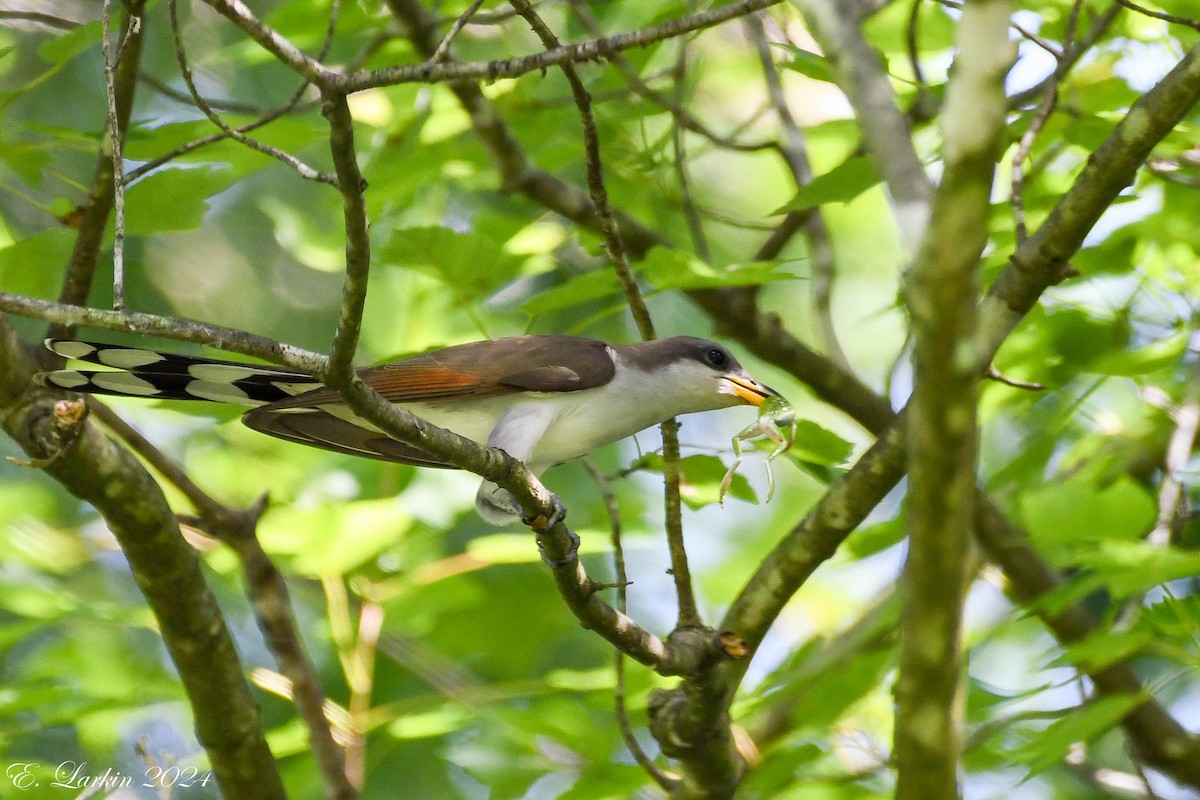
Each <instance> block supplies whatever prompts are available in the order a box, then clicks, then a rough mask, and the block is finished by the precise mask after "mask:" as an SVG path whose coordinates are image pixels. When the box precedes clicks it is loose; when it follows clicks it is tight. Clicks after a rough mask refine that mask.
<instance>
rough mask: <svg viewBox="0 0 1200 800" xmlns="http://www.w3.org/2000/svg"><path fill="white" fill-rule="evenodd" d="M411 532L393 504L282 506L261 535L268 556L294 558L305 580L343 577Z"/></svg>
mask: <svg viewBox="0 0 1200 800" xmlns="http://www.w3.org/2000/svg"><path fill="white" fill-rule="evenodd" d="M411 526H412V519H411V518H410V517H409V515H408V513H407V512H405V511H404V509H403V508H402V507H401V506H400V504H399V503H397V502H396V501H395V500H394V499H391V498H389V499H386V500H359V501H356V502H348V503H330V504H326V505H321V506H317V507H316V508H307V509H306V508H300V507H297V506H283V507H280V508H278V509H272V510H271V511H270V512H269V513H267V514H266V516H264V517H263V520H262V523H261V524H260V526H259V535H260V537H261V539H262V542H263V546H264V547H265V548H267V549H268V551H270V552H272V553H277V554H290V555H291V556H292V569H294V570H295V571H297V572H299V573H301V574H304V575H318V576H320V575H341V574H344V573H347V572H350V571H351V570H353V569H355V568H357V567H359V566H362V565H363V564H366V563H367V562H369V561H371V560H372V559H374V558H375V557H377V556H378V555H379V554H381V553H383V552H384V551H386V550H387V549H389V548H390V547H392V546H393V545H395V544H396V542H397V541H399V540H400V538H401V537H402V536H403V535H404V534H405V532H406V531H408V530H409V528H410V527H411Z"/></svg>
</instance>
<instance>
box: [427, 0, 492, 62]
mask: <svg viewBox="0 0 1200 800" xmlns="http://www.w3.org/2000/svg"><path fill="white" fill-rule="evenodd" d="M481 5H483V0H472V2H471V5H469V6H467V10H466V11H464V12H463V13H461V14H459V15H458V18H457V19H455V20H454V22H453V23H452V24H451V25H450V30H448V31H446V35H445V36H443V37H442V41H440V42H439V43H438V46H437V49H436V50H434V51H433V55H432V56H430V57H429V62H430V63H431V64H436V63H438V62H439V61H445V60H446V58H447V57H448V56H449V55H450V46H451V45H452V44H454V40H455V38H457V36H458V34H459V32H460V31H462V29H463V27H464V26H465V25H466V24H467V23H468V22H470V21H471V17H473V16H475V12H476V11H478V10H479V7H480V6H481Z"/></svg>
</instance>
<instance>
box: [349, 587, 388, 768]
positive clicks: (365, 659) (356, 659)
mask: <svg viewBox="0 0 1200 800" xmlns="http://www.w3.org/2000/svg"><path fill="white" fill-rule="evenodd" d="M382 628H383V606H381V605H379V604H378V603H375V602H364V603H363V604H362V607H361V608H360V609H359V612H358V633H357V636H356V637H355V640H354V650H353V651H352V653H351V655H350V664H349V665H348V666H349V669H347V670H346V678H347V680H348V682H349V683H350V703H349V707H348V710H349V712H350V718H351V720H353V724H354V738H353V740H352V742H351V745H350V747H348V748H347V752H346V774H347V775H348V776H349V779H350V782H351V783H352V784H353V785H354V786H355V787H357V788H359V789H362V788H363V786H364V785H365V783H366V778H367V763H366V759H367V737H366V731H367V727H368V726H367V716H368V715H369V714H370V712H371V692H372V690H373V688H374V685H375V652H376V649H377V648H378V646H379V633H380V631H381V630H382Z"/></svg>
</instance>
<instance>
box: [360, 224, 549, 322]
mask: <svg viewBox="0 0 1200 800" xmlns="http://www.w3.org/2000/svg"><path fill="white" fill-rule="evenodd" d="M379 255H380V261H381V263H384V264H387V265H389V266H396V267H403V268H407V269H417V270H420V271H421V272H424V273H426V274H428V275H432V276H433V277H435V278H438V279H439V280H441V281H443V282H444V283H445V284H446V285H447V286H449V287H450V288H451V289H452V290H453V291H454V294H455V296H456V297H457V298H458V300H459V302H460V303H469V302H478V301H481V300H483V299H485V298H486V297H487V296H488V295H489V294H491V293H492V292H494V291H495V290H497V289H499V288H500V287H501V286H503V285H504V284H506V283H508V282H509V281H510V280H512V279H513V278H514V277H516V275H517V273H518V271H519V270H520V268H521V266H522V265H523V264H524V263H525V258H524V257H522V256H517V255H513V254H512V253H508V252H505V250H504V248H503V247H501V245H500V244H499V243H498V242H496V241H495V240H493V239H490V238H488V237H487V236H483V235H481V234H478V233H469V232H467V233H463V232H459V231H454V230H451V229H449V228H442V227H428V228H402V229H400V230H397V231H393V232H392V235H391V237H390V238H389V239H388V243H387V244H386V245H385V246H384V247H383V248H382V249H381V250H380V254H379Z"/></svg>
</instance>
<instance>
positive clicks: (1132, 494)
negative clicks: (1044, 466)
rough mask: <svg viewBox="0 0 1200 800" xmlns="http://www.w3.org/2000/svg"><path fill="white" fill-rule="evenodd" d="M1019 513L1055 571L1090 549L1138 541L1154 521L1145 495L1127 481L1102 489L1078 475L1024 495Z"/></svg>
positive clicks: (1153, 508) (1153, 510)
mask: <svg viewBox="0 0 1200 800" xmlns="http://www.w3.org/2000/svg"><path fill="white" fill-rule="evenodd" d="M1020 509H1021V510H1020V514H1021V519H1022V520H1023V521H1024V523H1025V526H1026V527H1027V528H1028V529H1029V533H1030V535H1031V536H1032V537H1033V540H1034V542H1035V543H1036V544H1037V545H1038V549H1039V550H1040V551H1041V552H1042V553H1043V554H1044V555H1045V556H1046V557H1047V558H1048V559H1050V560H1051V561H1052V562H1054V563H1055V564H1057V565H1059V566H1063V565H1066V564H1068V563H1072V562H1073V560H1072V558H1071V556H1072V555H1073V554H1075V553H1077V552H1078V551H1079V550H1080V549H1081V548H1084V547H1087V546H1089V545H1090V544H1092V543H1095V542H1099V541H1113V540H1125V541H1133V540H1135V539H1138V538H1140V537H1141V536H1142V535H1143V534H1145V533H1146V532H1147V531H1148V530H1149V529H1150V526H1152V525H1153V524H1154V520H1155V518H1156V516H1157V509H1156V506H1155V503H1154V500H1153V499H1152V498H1151V497H1150V495H1149V494H1148V493H1147V492H1146V489H1145V488H1144V487H1142V486H1140V485H1138V484H1137V483H1135V482H1134V481H1132V480H1131V479H1129V478H1128V477H1123V478H1121V479H1119V480H1117V481H1114V482H1112V483H1111V484H1109V485H1108V486H1106V487H1103V488H1100V487H1097V486H1096V485H1095V483H1094V482H1093V481H1092V480H1091V479H1090V478H1089V477H1087V476H1082V475H1080V476H1075V477H1072V478H1070V479H1068V480H1065V481H1056V482H1051V483H1047V484H1044V485H1043V486H1041V487H1039V488H1035V489H1031V490H1030V491H1028V492H1026V493H1025V495H1024V496H1023V497H1022V498H1021V501H1020Z"/></svg>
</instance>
